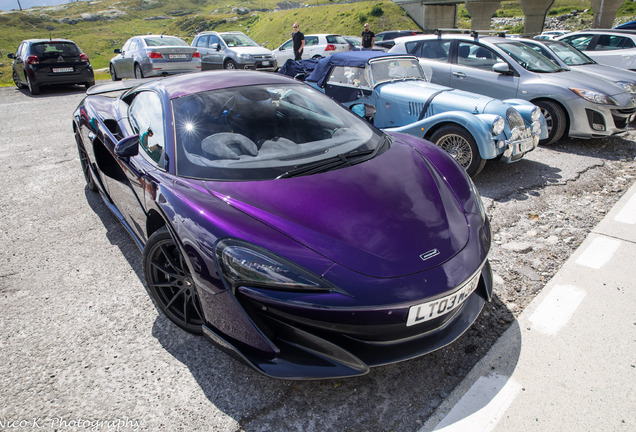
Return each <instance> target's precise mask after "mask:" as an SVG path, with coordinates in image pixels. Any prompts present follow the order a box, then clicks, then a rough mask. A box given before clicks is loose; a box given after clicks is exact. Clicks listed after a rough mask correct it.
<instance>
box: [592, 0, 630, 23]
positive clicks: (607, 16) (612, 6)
mask: <svg viewBox="0 0 636 432" xmlns="http://www.w3.org/2000/svg"><path fill="white" fill-rule="evenodd" d="M591 3H592V9H593V10H594V21H592V28H612V27H613V26H614V19H615V18H616V12H618V8H619V7H621V5H622V4H623V3H624V0H591Z"/></svg>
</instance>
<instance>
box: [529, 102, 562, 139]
mask: <svg viewBox="0 0 636 432" xmlns="http://www.w3.org/2000/svg"><path fill="white" fill-rule="evenodd" d="M534 104H535V105H536V106H538V107H539V108H540V109H541V113H542V114H543V116H544V117H545V122H546V123H547V125H548V137H547V138H546V139H542V140H541V141H539V144H540V145H550V144H554V143H555V142H557V141H558V140H560V139H561V137H562V136H563V134H565V126H566V125H565V122H566V119H565V112H564V111H563V108H561V106H560V105H559V104H557V103H555V102H552V101H537V102H534Z"/></svg>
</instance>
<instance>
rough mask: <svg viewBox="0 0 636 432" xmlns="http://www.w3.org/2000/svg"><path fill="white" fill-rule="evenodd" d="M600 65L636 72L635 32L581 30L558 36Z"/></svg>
mask: <svg viewBox="0 0 636 432" xmlns="http://www.w3.org/2000/svg"><path fill="white" fill-rule="evenodd" d="M557 40H560V41H563V42H567V43H569V44H570V45H572V46H573V47H574V48H576V49H578V50H579V51H583V52H584V53H585V54H587V55H588V56H590V57H592V58H593V59H594V60H596V61H597V62H599V63H601V64H606V65H610V66H616V67H620V68H623V69H631V70H636V32H635V31H633V30H601V29H593V30H581V31H577V32H572V33H568V34H567V35H565V36H559V37H558V38H557Z"/></svg>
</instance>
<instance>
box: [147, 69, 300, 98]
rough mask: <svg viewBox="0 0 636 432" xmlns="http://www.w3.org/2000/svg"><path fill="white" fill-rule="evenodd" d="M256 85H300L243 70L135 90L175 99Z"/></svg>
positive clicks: (205, 74) (190, 76) (173, 78)
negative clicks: (149, 90) (211, 91)
mask: <svg viewBox="0 0 636 432" xmlns="http://www.w3.org/2000/svg"><path fill="white" fill-rule="evenodd" d="M258 84H292V85H293V84H300V85H302V84H301V83H299V82H298V81H297V80H294V79H293V78H289V77H286V76H284V75H281V74H274V73H263V72H258V71H243V70H233V71H226V70H216V71H205V72H198V73H195V74H179V75H172V76H169V77H165V78H160V79H158V80H152V81H148V82H144V83H143V84H141V85H140V86H138V87H136V88H137V89H154V88H158V89H161V90H163V92H164V93H165V94H166V95H167V96H168V98H169V99H176V98H179V97H182V96H187V95H190V94H194V93H199V92H203V91H208V90H218V89H224V88H231V87H242V86H249V85H258Z"/></svg>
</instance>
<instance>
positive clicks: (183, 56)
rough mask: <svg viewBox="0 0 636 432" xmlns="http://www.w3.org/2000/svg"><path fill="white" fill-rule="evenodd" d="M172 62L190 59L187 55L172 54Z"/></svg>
mask: <svg viewBox="0 0 636 432" xmlns="http://www.w3.org/2000/svg"><path fill="white" fill-rule="evenodd" d="M169 57H170V60H174V59H184V58H188V56H186V55H185V54H170V56H169Z"/></svg>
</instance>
